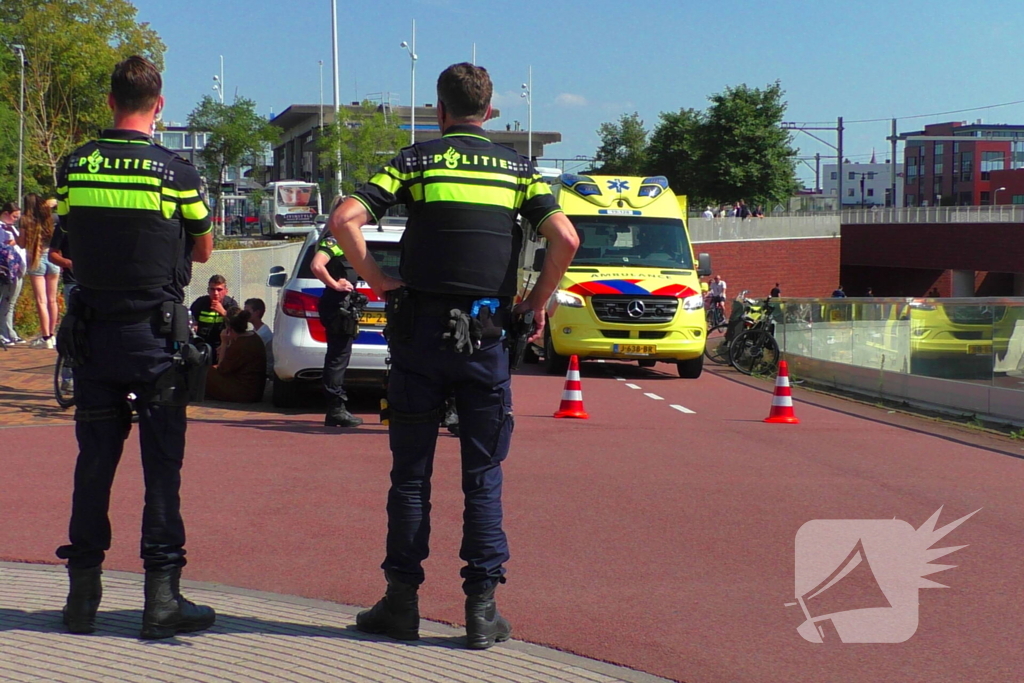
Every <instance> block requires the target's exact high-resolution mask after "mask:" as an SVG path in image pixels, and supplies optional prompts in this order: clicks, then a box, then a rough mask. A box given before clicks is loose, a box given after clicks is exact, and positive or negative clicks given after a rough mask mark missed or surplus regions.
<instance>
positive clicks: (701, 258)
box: [697, 254, 711, 277]
mask: <svg viewBox="0 0 1024 683" xmlns="http://www.w3.org/2000/svg"><path fill="white" fill-rule="evenodd" d="M709 275H711V254H698V255H697V276H698V277H708V276H709Z"/></svg>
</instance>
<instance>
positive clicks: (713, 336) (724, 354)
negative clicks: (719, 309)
mask: <svg viewBox="0 0 1024 683" xmlns="http://www.w3.org/2000/svg"><path fill="white" fill-rule="evenodd" d="M749 292H750V290H749V289H744V290H743V291H742V292H740V293H739V296H737V297H736V298H735V299H733V301H732V308H731V311H730V314H729V319H728V320H723V321H722V322H720V323H718V324H717V325H714V326H712V325H710V324H709V325H708V334H707V338H706V340H705V343H704V356H705V357H706V358H707V359H708V360H710V361H712V362H714V363H718V364H719V365H728V364H729V363H730V359H729V348H730V345H731V343H732V341H733V340H734V339H735V338H736V337H738V336H739V334H740V332H742V331H743V330H745V329H748V328H750V327H753V326H754V323H755V322H757V320H758V319H759V318H760V316H761V306H760V304H759V303H758V302H757V301H755V300H753V299H748V298H747V294H748V293H749Z"/></svg>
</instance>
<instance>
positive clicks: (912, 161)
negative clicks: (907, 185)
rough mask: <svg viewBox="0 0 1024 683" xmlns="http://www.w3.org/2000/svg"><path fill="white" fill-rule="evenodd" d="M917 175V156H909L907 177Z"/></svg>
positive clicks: (911, 177)
mask: <svg viewBox="0 0 1024 683" xmlns="http://www.w3.org/2000/svg"><path fill="white" fill-rule="evenodd" d="M916 177H917V157H907V178H910V179H913V178H916Z"/></svg>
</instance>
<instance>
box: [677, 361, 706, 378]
mask: <svg viewBox="0 0 1024 683" xmlns="http://www.w3.org/2000/svg"><path fill="white" fill-rule="evenodd" d="M676 368H677V369H678V370H679V376H680V377H682V378H683V379H697V378H698V377H700V374H701V373H702V372H703V371H704V356H703V355H700V356H697V357H696V358H691V359H690V360H677V361H676Z"/></svg>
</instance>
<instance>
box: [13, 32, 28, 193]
mask: <svg viewBox="0 0 1024 683" xmlns="http://www.w3.org/2000/svg"><path fill="white" fill-rule="evenodd" d="M11 47H12V48H13V49H14V51H15V52H17V53H18V62H19V63H20V64H21V95H20V100H19V104H18V114H19V115H20V120H19V122H18V197H17V199H16V203H17V205H18V206H21V201H22V197H23V196H24V195H23V194H22V191H23V189H24V187H23V184H24V181H23V178H24V173H25V46H24V45H12V46H11Z"/></svg>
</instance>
